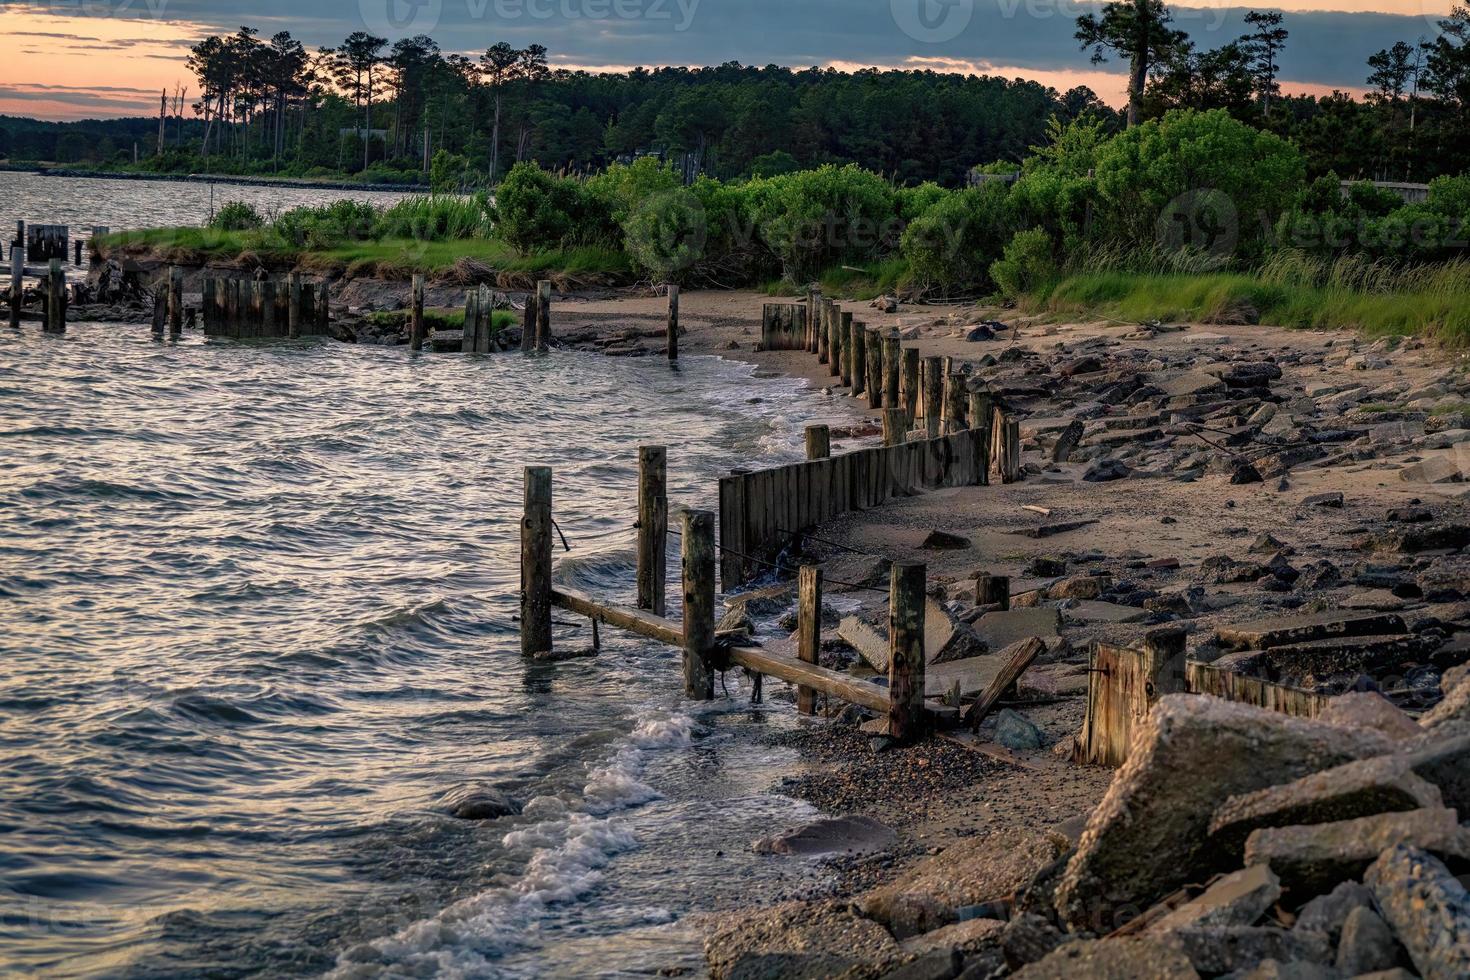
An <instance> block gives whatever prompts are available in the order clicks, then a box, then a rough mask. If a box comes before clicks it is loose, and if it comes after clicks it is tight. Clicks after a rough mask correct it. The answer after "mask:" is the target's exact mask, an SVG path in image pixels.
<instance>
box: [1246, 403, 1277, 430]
mask: <svg viewBox="0 0 1470 980" xmlns="http://www.w3.org/2000/svg"><path fill="white" fill-rule="evenodd" d="M1276 412H1277V408H1276V405H1275V403H1273V402H1261V404H1260V405H1259V406H1258V407H1257V408H1256V410H1255V411H1254V412H1252V413H1251V414H1250V418H1248V419H1246V420H1245V423H1246V425H1254V426H1262V425H1265V424H1266V423H1267V422H1269V421H1271V420H1272V419H1274V418H1275V417H1276Z"/></svg>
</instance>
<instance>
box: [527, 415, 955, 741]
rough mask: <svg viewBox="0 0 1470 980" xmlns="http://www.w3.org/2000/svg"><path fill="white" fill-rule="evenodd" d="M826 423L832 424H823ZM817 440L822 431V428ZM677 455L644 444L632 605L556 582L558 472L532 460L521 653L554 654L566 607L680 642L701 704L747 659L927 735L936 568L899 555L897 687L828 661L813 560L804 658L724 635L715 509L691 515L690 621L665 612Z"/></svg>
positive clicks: (802, 620)
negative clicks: (929, 610) (929, 621)
mask: <svg viewBox="0 0 1470 980" xmlns="http://www.w3.org/2000/svg"><path fill="white" fill-rule="evenodd" d="M821 428H825V427H821ZM813 436H814V437H815V430H813ZM667 468H668V452H667V450H666V449H665V448H664V447H662V446H643V447H640V448H639V450H638V523H637V534H638V541H637V549H636V551H637V600H636V606H634V607H625V606H620V605H617V604H615V603H610V602H606V601H603V600H599V599H597V598H594V597H592V596H590V595H588V594H586V593H583V592H580V591H578V590H574V589H570V588H567V587H564V586H557V585H555V584H553V581H552V553H553V551H552V544H553V534H554V528H553V522H552V470H551V468H550V467H546V466H530V467H526V469H525V474H524V490H525V498H524V511H523V515H522V519H521V593H520V600H521V602H520V621H521V652H522V654H523V655H524V656H526V657H528V658H540V657H545V656H547V655H549V654H550V653H551V651H552V645H553V636H552V620H551V610H552V609H553V608H554V607H559V608H562V609H565V610H567V611H570V612H574V613H577V614H579V615H584V616H587V617H589V618H590V619H591V620H592V621H593V624H594V635H595V629H596V625H597V624H600V623H605V624H607V625H610V626H614V627H617V628H619V629H623V630H626V631H629V632H631V633H634V634H636V635H639V636H643V637H645V638H648V639H653V640H657V641H659V642H662V643H665V644H668V645H670V646H674V647H677V648H679V649H680V650H681V651H682V664H683V677H684V693H685V695H686V696H687V697H689V698H691V699H693V700H699V701H709V700H713V699H714V696H715V674H716V673H718V672H720V671H723V670H726V669H729V668H732V667H741V668H744V669H746V670H749V671H752V672H754V673H756V674H761V675H765V676H771V677H776V678H778V679H781V680H785V681H788V682H790V683H793V684H795V685H797V709H798V710H799V711H800V712H801V713H803V714H807V715H812V714H815V713H816V709H817V695H818V694H822V695H826V696H827V697H829V698H832V699H835V700H838V701H843V702H847V703H851V704H857V705H861V706H862V707H865V708H868V709H870V710H873V711H877V712H880V713H882V714H884V715H886V716H887V718H888V728H889V734H890V735H891V736H892V737H893V738H895V739H899V740H911V739H913V738H916V737H918V736H919V735H920V734H921V733H922V732H923V731H924V730H925V727H926V718H925V705H924V608H925V590H926V567H925V565H924V564H923V563H920V562H895V563H894V564H893V566H892V570H891V575H890V582H889V646H890V651H889V652H890V658H889V673H888V686H887V689H886V690H885V689H884V688H883V687H881V686H879V685H876V684H872V683H868V682H865V681H862V680H860V679H858V678H855V677H852V676H851V675H848V674H845V673H841V672H838V671H834V670H829V669H826V668H823V667H821V666H820V665H819V663H818V654H819V652H820V649H821V616H822V585H823V580H822V570H821V568H820V567H818V566H816V565H804V566H802V567H801V568H800V569H799V570H798V577H797V621H798V626H797V632H796V656H795V657H789V656H785V655H782V654H779V653H774V652H771V651H768V650H765V649H763V648H762V647H759V646H756V645H754V643H753V642H752V641H750V640H749V638H748V637H746V636H745V635H744V634H740V635H739V636H738V637H726V636H723V635H720V634H717V633H716V628H715V622H716V620H715V612H716V596H717V594H718V593H717V589H716V573H717V568H718V564H719V563H718V561H717V556H718V554H719V547H718V545H717V544H716V528H715V515H714V514H713V513H712V512H710V511H705V510H689V511H685V512H684V513H683V515H682V517H681V521H680V527H679V530H678V531H677V532H674V533H677V534H678V536H679V539H680V586H681V588H680V596H681V604H682V617H681V620H680V622H678V623H675V622H674V621H672V620H669V619H667V618H665V613H666V609H667V605H668V602H667V598H666V595H665V589H666V582H667V567H666V556H667V548H668V535H669V534H670V533H671V532H670V530H669V527H668V490H667V488H668V475H667V473H668V470H667Z"/></svg>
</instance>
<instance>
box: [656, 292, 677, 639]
mask: <svg viewBox="0 0 1470 980" xmlns="http://www.w3.org/2000/svg"><path fill="white" fill-rule="evenodd" d="M668 342H669V343H668V347H669V360H671V361H677V360H678V359H679V287H678V286H676V285H674V284H673V283H669V326H668ZM659 615H663V614H662V613H660V614H659Z"/></svg>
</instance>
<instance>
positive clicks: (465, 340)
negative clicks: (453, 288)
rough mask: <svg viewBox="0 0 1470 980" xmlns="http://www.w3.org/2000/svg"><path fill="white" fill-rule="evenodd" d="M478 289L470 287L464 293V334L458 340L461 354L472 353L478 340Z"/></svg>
mask: <svg viewBox="0 0 1470 980" xmlns="http://www.w3.org/2000/svg"><path fill="white" fill-rule="evenodd" d="M479 330H480V291H479V290H478V289H471V290H468V291H466V292H465V294H464V336H463V337H462V338H461V339H460V342H459V351H460V353H461V354H473V353H474V352H475V344H476V343H478V341H479Z"/></svg>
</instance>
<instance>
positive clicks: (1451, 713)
mask: <svg viewBox="0 0 1470 980" xmlns="http://www.w3.org/2000/svg"><path fill="white" fill-rule="evenodd" d="M1419 724H1420V726H1422V727H1423V728H1424V729H1426V730H1428V731H1431V732H1434V731H1445V732H1448V731H1450V730H1451V729H1463V728H1470V678H1463V677H1462V678H1461V679H1460V681H1459V683H1457V684H1453V685H1451V686H1450V687H1449V688H1448V689H1447V690H1446V691H1445V696H1444V700H1443V701H1441V702H1440V703H1439V704H1437V705H1435V706H1434V707H1433V708H1431V709H1430V710H1429V711H1428V713H1426V714H1425V715H1424V717H1422V718H1420V719H1419Z"/></svg>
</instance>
